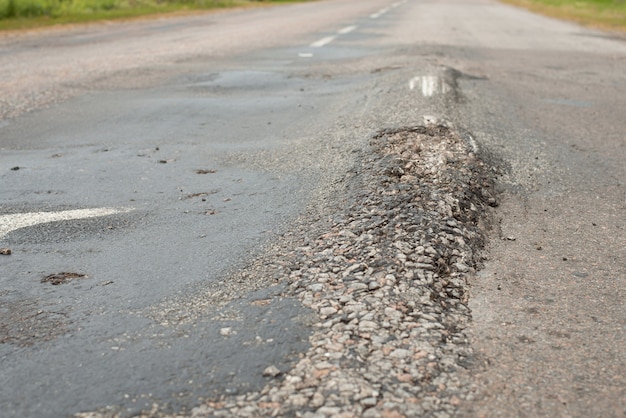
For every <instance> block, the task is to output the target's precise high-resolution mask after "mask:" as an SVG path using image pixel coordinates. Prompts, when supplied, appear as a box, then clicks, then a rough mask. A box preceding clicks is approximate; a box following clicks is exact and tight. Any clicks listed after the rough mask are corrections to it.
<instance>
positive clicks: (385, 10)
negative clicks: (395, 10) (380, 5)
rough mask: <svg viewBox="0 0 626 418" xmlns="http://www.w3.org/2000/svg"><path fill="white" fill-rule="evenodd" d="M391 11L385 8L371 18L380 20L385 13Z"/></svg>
mask: <svg viewBox="0 0 626 418" xmlns="http://www.w3.org/2000/svg"><path fill="white" fill-rule="evenodd" d="M388 11H389V7H385V8H384V9H382V10H379V11H378V12H376V13H374V14H371V15H370V18H371V19H378V18H379V17H381V16H382V15H384V14H385V13H387V12H388Z"/></svg>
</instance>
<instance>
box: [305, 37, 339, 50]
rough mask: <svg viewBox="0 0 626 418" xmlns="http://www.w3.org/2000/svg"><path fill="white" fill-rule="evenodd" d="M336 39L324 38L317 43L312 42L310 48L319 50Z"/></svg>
mask: <svg viewBox="0 0 626 418" xmlns="http://www.w3.org/2000/svg"><path fill="white" fill-rule="evenodd" d="M335 38H336V36H334V35H333V36H327V37H325V38H322V39H320V40H319V41H316V42H313V43H312V44H311V45H310V46H311V48H321V47H323V46H324V45H327V44H329V43H331V42H332V41H334V40H335Z"/></svg>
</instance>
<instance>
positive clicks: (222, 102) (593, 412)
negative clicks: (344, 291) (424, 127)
mask: <svg viewBox="0 0 626 418" xmlns="http://www.w3.org/2000/svg"><path fill="white" fill-rule="evenodd" d="M625 68H626V43H625V42H624V40H623V39H620V38H618V37H615V36H612V35H610V34H606V33H601V32H596V31H591V30H588V29H584V28H581V27H579V26H576V25H573V24H569V23H563V22H559V21H556V20H552V19H547V18H543V17H539V16H536V15H532V14H530V13H528V12H524V11H521V10H518V9H515V8H512V7H509V6H504V5H500V4H498V3H496V2H491V1H482V0H466V1H419V0H408V1H399V2H395V3H394V2H391V1H388V0H362V1H349V0H337V1H322V2H314V3H307V4H298V5H290V6H281V7H267V8H262V9H253V10H238V11H234V12H220V13H210V14H202V15H194V16H187V17H175V18H169V19H165V18H164V19H159V20H145V21H138V22H126V23H115V24H102V25H92V26H87V27H85V26H76V27H72V28H69V29H46V30H42V31H38V32H31V33H27V34H11V35H3V36H2V37H0V80H2V81H1V82H0V91H1V92H2V93H1V94H0V115H1V116H2V118H3V119H2V120H0V192H1V193H0V247H8V248H10V249H11V251H12V254H11V255H8V256H4V255H0V303H1V304H0V331H1V333H0V359H1V360H0V362H1V371H0V387H1V388H2V390H1V391H0V405H1V410H2V413H1V415H2V416H6V417H25V416H32V417H57V416H67V415H70V414H73V413H77V412H81V411H90V410H96V409H99V408H104V407H107V406H109V405H113V406H116V407H119V408H121V409H120V410H122V411H124V413H125V414H133V413H136V412H138V411H140V410H142V409H149V408H150V407H151V405H152V404H153V403H158V404H160V405H165V406H164V408H165V409H166V410H169V411H184V410H187V409H189V408H191V407H193V406H194V405H196V404H197V403H199V402H200V400H201V399H202V398H206V397H210V396H212V395H215V394H221V393H227V394H241V393H246V392H247V391H249V390H257V389H259V388H260V387H261V386H262V385H263V382H264V379H265V378H264V377H263V376H262V372H263V370H264V369H265V367H267V366H268V365H270V364H272V365H276V366H278V367H279V368H281V369H284V368H288V367H290V365H292V364H293V363H294V361H295V360H296V359H297V358H298V355H299V353H302V352H303V351H305V350H306V348H307V347H308V340H307V338H308V335H309V334H310V333H311V326H310V324H311V323H312V322H313V319H312V314H311V312H310V311H308V310H307V309H306V308H304V307H303V306H302V305H301V304H300V303H299V302H298V301H297V300H295V299H291V298H285V297H280V295H281V291H282V288H283V286H284V283H283V282H282V281H280V280H274V281H273V280H271V279H267V278H263V277H259V278H258V280H243V279H242V277H254V275H255V270H254V266H253V260H254V259H255V258H256V257H265V258H264V259H265V260H270V261H268V262H271V248H272V247H271V245H272V242H273V240H274V239H275V238H276V237H277V236H280V235H282V234H289V231H290V225H291V223H293V222H296V221H299V222H302V221H303V220H302V216H304V215H303V214H304V213H309V212H305V208H307V207H315V205H317V204H321V202H323V201H324V200H325V199H333V196H332V195H328V194H327V193H326V191H327V190H328V186H329V185H331V184H333V183H334V182H337V181H340V180H341V179H342V178H343V177H344V175H345V173H346V172H347V171H348V170H349V169H350V167H352V165H353V163H354V157H353V154H354V153H353V151H355V150H359V149H362V148H363V147H365V146H366V144H367V141H368V139H369V138H370V137H371V136H372V135H373V134H375V133H376V132H378V131H379V130H381V129H384V128H398V127H403V126H414V125H417V124H422V123H424V120H431V121H432V120H446V121H449V122H450V123H452V124H453V125H455V126H457V127H459V129H462V130H464V131H467V132H470V133H471V135H472V137H473V138H474V139H475V141H476V143H477V146H478V147H479V148H480V149H481V151H482V153H483V155H484V156H485V158H487V157H488V158H489V161H490V162H491V163H492V164H493V165H494V172H496V173H497V180H498V185H499V188H500V190H501V191H502V196H501V198H500V200H501V202H502V203H501V205H500V207H499V208H497V209H496V211H495V213H494V216H495V219H496V220H497V222H495V224H494V228H493V234H492V235H493V236H492V239H491V242H490V243H489V246H488V249H487V251H486V252H485V257H486V263H485V268H484V269H483V270H482V271H480V272H479V273H478V274H477V276H476V277H475V278H474V279H473V280H474V294H473V297H472V299H471V301H470V306H471V307H472V311H473V318H474V321H473V324H472V328H471V330H469V335H470V337H471V339H472V346H473V348H474V352H475V355H476V361H475V362H474V365H473V366H472V367H471V369H470V371H471V373H472V374H473V376H474V381H475V396H474V399H473V400H471V401H467V402H464V403H462V404H460V405H459V414H461V415H466V416H581V417H582V416H616V417H619V416H624V415H625V414H626V404H625V401H624V400H625V399H626V374H625V373H624V370H626V349H625V348H624V347H626V304H625V302H624V301H625V300H626V294H625V290H624V289H626V265H625V264H624V260H625V259H626V233H625V222H624V219H625V218H626V217H625V216H624V215H625V209H626V200H625V199H626V193H625V190H624V187H625V182H626V172H625V169H624V167H625V166H626V164H625V161H626V158H625V157H626V148H625V147H626V118H624V109H626V72H625V71H624V69H625ZM304 222H306V219H304ZM58 273H77V274H80V275H85V277H72V275H70V276H69V277H68V278H67V283H63V284H59V285H53V284H51V283H50V282H49V281H45V278H46V277H47V276H49V275H51V274H58ZM42 279H43V281H42ZM233 324H238V327H237V329H238V331H237V334H234V335H233V334H232V326H233ZM242 324H243V325H242ZM225 337H228V338H225ZM235 347H237V348H235Z"/></svg>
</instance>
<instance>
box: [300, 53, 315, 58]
mask: <svg viewBox="0 0 626 418" xmlns="http://www.w3.org/2000/svg"><path fill="white" fill-rule="evenodd" d="M298 56H299V57H300V58H313V54H311V53H310V52H300V53H299V54H298Z"/></svg>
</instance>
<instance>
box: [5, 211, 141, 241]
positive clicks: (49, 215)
mask: <svg viewBox="0 0 626 418" xmlns="http://www.w3.org/2000/svg"><path fill="white" fill-rule="evenodd" d="M131 210H133V209H130V208H121V209H116V208H94V209H75V210H64V211H61V212H31V213H14V214H10V215H0V238H3V237H4V236H5V235H6V234H8V233H9V232H11V231H15V230H16V229H20V228H26V227H29V226H34V225H38V224H43V223H48V222H57V221H70V220H74V219H85V218H95V217H99V216H108V215H114V214H116V213H124V212H130V211H131Z"/></svg>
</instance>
